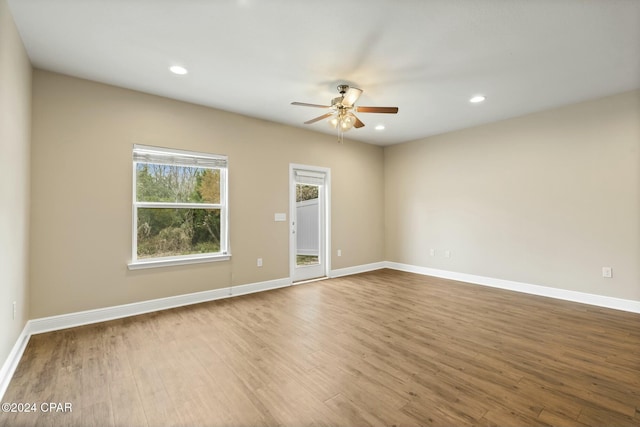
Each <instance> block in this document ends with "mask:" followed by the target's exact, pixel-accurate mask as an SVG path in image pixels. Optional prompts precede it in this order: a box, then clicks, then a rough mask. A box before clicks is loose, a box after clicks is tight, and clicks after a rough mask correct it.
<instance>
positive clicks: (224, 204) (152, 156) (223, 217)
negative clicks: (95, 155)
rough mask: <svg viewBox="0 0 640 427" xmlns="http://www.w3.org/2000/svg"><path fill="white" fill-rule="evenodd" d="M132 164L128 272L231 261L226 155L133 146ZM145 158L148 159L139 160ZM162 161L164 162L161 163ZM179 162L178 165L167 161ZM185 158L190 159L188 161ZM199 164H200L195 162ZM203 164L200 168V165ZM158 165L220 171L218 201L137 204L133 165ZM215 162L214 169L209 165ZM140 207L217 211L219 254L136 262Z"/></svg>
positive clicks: (135, 166)
mask: <svg viewBox="0 0 640 427" xmlns="http://www.w3.org/2000/svg"><path fill="white" fill-rule="evenodd" d="M132 154H133V156H132V157H133V162H132V167H133V169H132V171H133V173H132V227H131V232H132V236H131V241H132V245H131V261H130V262H129V264H128V268H129V270H136V269H142V268H154V267H166V266H172V265H184V264H197V263H203V262H214V261H226V260H229V259H230V258H231V253H230V251H229V227H228V224H229V208H228V206H229V204H228V184H229V181H228V169H229V165H228V158H227V156H223V155H217V154H208V153H200V152H195V151H186V150H176V149H170V148H162V147H153V146H149V145H140V144H134V145H133V150H132ZM145 154H146V156H147V159H148V160H146V161H145V160H142V159H141V157H145ZM163 158H165V159H166V160H165V161H163ZM175 158H178V159H180V160H179V162H178V163H176V162H175V160H174V161H170V159H175ZM189 159H192V161H191V162H190V160H189ZM198 162H200V164H199V163H198ZM203 162H204V165H203V164H202V163H203ZM145 163H146V164H161V165H179V166H185V167H196V168H202V169H212V170H216V169H217V170H219V171H220V202H219V203H192V202H188V203H187V202H175V203H174V202H139V201H138V200H137V166H138V164H145ZM211 163H215V164H216V166H210V165H209V164H211ZM140 208H169V209H176V208H177V209H208V210H211V209H219V210H220V252H210V253H204V254H188V255H175V256H166V257H152V258H143V259H138V209H140Z"/></svg>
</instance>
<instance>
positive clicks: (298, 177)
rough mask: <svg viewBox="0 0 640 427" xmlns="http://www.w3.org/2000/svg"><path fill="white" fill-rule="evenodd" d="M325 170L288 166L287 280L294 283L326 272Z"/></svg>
mask: <svg viewBox="0 0 640 427" xmlns="http://www.w3.org/2000/svg"><path fill="white" fill-rule="evenodd" d="M329 172H330V171H329V169H327V168H319V167H314V166H305V165H291V166H290V180H291V185H290V215H289V218H290V219H291V223H290V225H291V229H290V232H291V235H290V240H289V242H290V244H289V246H290V254H291V260H290V263H291V278H292V280H293V281H294V282H299V281H303V280H310V279H316V278H320V277H325V276H327V275H328V272H329V257H328V254H329V250H328V249H329V245H328V235H329V234H328V231H329V226H328V224H329V193H330V190H329Z"/></svg>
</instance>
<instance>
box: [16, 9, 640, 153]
mask: <svg viewBox="0 0 640 427" xmlns="http://www.w3.org/2000/svg"><path fill="white" fill-rule="evenodd" d="M8 3H9V6H10V8H11V11H12V14H13V17H14V20H15V22H16V24H17V26H18V29H19V31H20V34H21V36H22V38H23V41H24V43H25V46H26V49H27V51H28V54H29V57H30V58H31V61H32V62H33V64H34V66H36V67H38V68H43V69H47V70H52V71H57V72H60V73H64V74H69V75H72V76H77V77H82V78H86V79H90V80H95V81H99V82H104V83H109V84H113V85H117V86H122V87H126V88H131V89H136V90H140V91H143V92H148V93H152V94H157V95H162V96H166V97H170V98H174V99H179V100H184V101H189V102H193V103H197V104H202V105H206V106H211V107H214V108H219V109H222V110H227V111H232V112H236V113H240V114H244V115H247V116H252V117H257V118H261V119H265V120H270V121H274V122H278V123H284V124H287V125H291V126H299V127H307V128H308V129H311V130H316V131H319V132H326V133H334V132H335V131H334V130H333V129H331V128H330V127H329V126H328V125H327V124H326V123H324V121H321V122H318V123H315V124H313V125H303V124H302V122H304V121H305V120H308V119H311V118H313V117H315V116H318V115H320V114H322V113H323V112H324V110H319V109H314V108H307V107H299V106H292V105H290V103H291V101H301V102H309V103H317V104H328V103H329V102H330V100H331V98H333V97H335V96H337V91H336V88H335V87H336V85H337V84H338V83H343V82H346V83H348V84H351V85H353V86H356V87H359V88H361V89H363V90H364V94H363V95H362V97H361V98H360V101H359V102H358V104H360V105H373V106H397V107H399V109H400V111H399V113H398V114H397V115H386V114H366V113H359V114H358V116H359V117H360V119H361V120H362V121H363V122H365V123H366V125H367V126H365V127H364V128H361V129H354V130H352V131H350V132H349V134H347V135H346V136H348V137H349V138H351V139H356V140H361V141H365V142H369V143H372V144H378V145H389V144H394V143H399V142H404V141H409V140H414V139H419V138H422V137H425V136H429V135H434V134H439V133H443V132H447V131H451V130H454V129H461V128H466V127H470V126H474V125H478V124H481V123H487V122H492V121H496V120H500V119H505V118H508V117H515V116H520V115H523V114H527V113H530V112H535V111H540V110H544V109H548V108H552V107H556V106H560V105H565V104H570V103H574V102H579V101H583V100H586V99H591V98H597V97H601V96H605V95H609V94H614V93H619V92H624V91H627V90H631V89H635V88H640V0H535V1H532V0H433V1H430V0H415V1H411V0H404V1H402V0H391V1H387V0H342V1H335V0H324V1H317V0H316V1H311V0H181V1H179V0H8ZM174 64H180V65H183V66H185V67H186V68H187V69H188V70H189V73H188V74H187V75H185V76H177V75H174V74H171V73H170V72H169V71H168V67H169V66H170V65H174ZM475 94H484V95H486V97H487V100H486V101H485V102H484V103H482V104H470V103H469V102H468V99H469V98H470V97H471V96H472V95H475ZM377 124H385V125H386V129H385V130H384V131H376V130H374V126H375V125H377Z"/></svg>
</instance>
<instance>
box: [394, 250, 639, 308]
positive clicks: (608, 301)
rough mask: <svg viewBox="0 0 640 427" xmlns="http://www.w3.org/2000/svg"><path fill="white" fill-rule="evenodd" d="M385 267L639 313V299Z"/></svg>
mask: <svg viewBox="0 0 640 427" xmlns="http://www.w3.org/2000/svg"><path fill="white" fill-rule="evenodd" d="M384 264H385V266H386V267H387V268H391V269H393V270H400V271H406V272H409V273H416V274H422V275H426V276H434V277H440V278H443V279H451V280H457V281H459V282H466V283H472V284H475V285H482V286H490V287H492V288H500V289H507V290H510V291H516V292H523V293H527V294H532V295H539V296H543V297H550V298H556V299H561V300H566V301H573V302H579V303H582V304H588V305H594V306H598V307H605V308H612V309H615V310H622V311H629V312H632V313H640V301H634V300H627V299H622V298H614V297H608V296H604V295H595V294H588V293H585V292H578V291H570V290H567V289H559V288H552V287H548V286H540V285H532V284H529V283H522V282H514V281H511V280H503V279H495V278H492V277H484V276H476V275H473V274H466V273H456V272H454V271H447V270H438V269H435V268H428V267H419V266H416V265H410V264H401V263H398V262H390V261H387V262H385V263H384Z"/></svg>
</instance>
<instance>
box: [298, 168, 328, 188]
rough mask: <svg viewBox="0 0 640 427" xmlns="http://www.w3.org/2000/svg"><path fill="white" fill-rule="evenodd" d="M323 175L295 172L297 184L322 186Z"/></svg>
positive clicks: (301, 171)
mask: <svg viewBox="0 0 640 427" xmlns="http://www.w3.org/2000/svg"><path fill="white" fill-rule="evenodd" d="M324 179H325V174H323V173H319V172H312V171H303V170H297V171H296V182H297V183H298V184H309V185H324Z"/></svg>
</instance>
